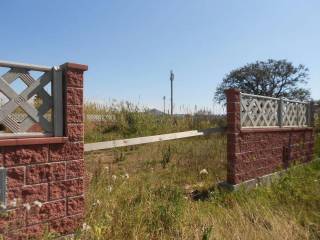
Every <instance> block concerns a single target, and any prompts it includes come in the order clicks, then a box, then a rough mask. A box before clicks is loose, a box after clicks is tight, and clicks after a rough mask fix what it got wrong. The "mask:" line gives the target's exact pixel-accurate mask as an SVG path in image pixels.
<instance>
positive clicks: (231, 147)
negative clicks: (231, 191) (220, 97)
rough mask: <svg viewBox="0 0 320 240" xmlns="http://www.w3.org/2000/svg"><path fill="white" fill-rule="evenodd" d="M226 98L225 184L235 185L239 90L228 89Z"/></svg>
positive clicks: (239, 123) (239, 125)
mask: <svg viewBox="0 0 320 240" xmlns="http://www.w3.org/2000/svg"><path fill="white" fill-rule="evenodd" d="M225 94H226V98H227V122H228V127H227V182H228V183H229V184H236V183H237V182H238V180H237V176H236V169H235V168H236V162H237V153H239V151H240V150H239V133H240V129H241V119H240V117H241V116H240V95H241V94H240V90H238V89H228V90H226V91H225Z"/></svg>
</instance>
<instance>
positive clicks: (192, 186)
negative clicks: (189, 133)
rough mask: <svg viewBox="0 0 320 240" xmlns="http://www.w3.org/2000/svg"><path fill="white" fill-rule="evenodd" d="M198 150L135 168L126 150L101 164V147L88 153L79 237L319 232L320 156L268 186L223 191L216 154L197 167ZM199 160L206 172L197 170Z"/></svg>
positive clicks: (309, 235) (312, 235)
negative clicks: (118, 158)
mask: <svg viewBox="0 0 320 240" xmlns="http://www.w3.org/2000/svg"><path fill="white" fill-rule="evenodd" d="M211 140H212V141H215V140H214V139H211ZM209 145H210V144H209ZM186 152H187V151H186ZM100 154H102V153H101V152H100ZM198 154H200V153H197V154H195V155H196V156H195V155H194V157H191V156H190V155H185V157H186V159H188V160H189V161H190V162H189V164H187V163H185V164H184V165H179V167H178V166H177V164H178V163H177V162H176V161H172V162H169V164H168V165H167V167H166V168H163V167H162V166H161V159H160V157H159V159H158V161H157V163H154V165H153V167H150V166H148V168H145V167H143V164H144V163H143V162H139V161H138V162H137V169H138V170H137V169H135V170H133V168H134V167H133V165H132V164H133V163H132V162H131V163H130V159H129V158H128V159H125V160H124V161H123V162H121V164H120V163H111V164H106V163H105V162H104V161H105V160H106V159H103V157H102V156H100V157H99V154H92V155H91V154H90V155H87V158H86V159H87V164H88V167H89V169H90V171H91V172H92V173H93V178H92V182H91V185H90V188H89V190H88V192H87V216H86V224H87V226H90V227H88V228H86V230H83V231H81V232H79V235H78V238H80V239H319V237H320V215H319V210H320V171H319V170H320V162H319V161H317V162H313V163H312V164H310V165H306V166H302V167H296V168H293V169H291V170H290V171H289V172H288V173H287V174H286V175H285V176H284V177H283V178H281V179H280V180H279V181H278V182H275V183H273V184H272V185H271V186H269V187H261V188H259V189H256V190H251V191H246V190H244V189H242V190H240V191H238V192H235V193H227V192H223V191H220V190H219V189H218V188H217V187H214V183H216V182H218V181H219V180H221V178H222V174H225V173H224V172H223V171H224V170H223V166H221V168H220V170H219V167H217V172H219V171H220V174H221V175H220V177H219V176H216V175H215V174H216V172H215V171H214V167H213V166H219V164H218V163H219V160H218V158H216V159H212V161H207V162H206V163H201V164H203V165H202V166H201V167H199V168H198V169H197V168H195V167H194V168H193V167H192V165H191V161H195V159H196V157H197V156H199V155H198ZM159 156H161V155H159ZM97 157H98V159H97ZM92 161H93V162H92ZM93 163H95V164H93ZM113 165H117V166H113ZM210 165H211V168H209V166H210ZM202 167H207V169H208V174H206V175H201V174H200V171H199V169H201V168H202Z"/></svg>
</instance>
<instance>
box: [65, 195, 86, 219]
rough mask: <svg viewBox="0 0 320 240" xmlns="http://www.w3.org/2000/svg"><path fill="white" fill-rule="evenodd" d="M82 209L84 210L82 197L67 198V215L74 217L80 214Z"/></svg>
mask: <svg viewBox="0 0 320 240" xmlns="http://www.w3.org/2000/svg"><path fill="white" fill-rule="evenodd" d="M83 208H84V197H83V196H79V197H73V198H68V205H67V209H68V212H67V214H68V215H75V214H78V213H81V212H82V209H83Z"/></svg>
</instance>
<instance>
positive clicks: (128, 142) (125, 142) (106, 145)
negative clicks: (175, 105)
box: [84, 128, 226, 152]
mask: <svg viewBox="0 0 320 240" xmlns="http://www.w3.org/2000/svg"><path fill="white" fill-rule="evenodd" d="M225 130H226V129H225V128H208V129H204V130H192V131H185V132H176V133H168V134H161V135H154V136H147V137H139V138H129V139H121V140H113V141H106V142H97V143H87V144H85V145H84V151H85V152H89V151H95V150H101V149H111V148H117V147H126V146H132V145H140V144H146V143H154V142H162V141H169V140H175V139H182V138H189V137H197V136H206V135H210V134H213V133H222V132H224V131H225Z"/></svg>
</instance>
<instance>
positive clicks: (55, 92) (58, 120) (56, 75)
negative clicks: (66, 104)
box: [52, 69, 63, 137]
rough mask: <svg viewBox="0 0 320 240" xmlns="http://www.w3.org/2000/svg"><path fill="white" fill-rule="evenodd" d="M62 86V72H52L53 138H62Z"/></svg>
mask: <svg viewBox="0 0 320 240" xmlns="http://www.w3.org/2000/svg"><path fill="white" fill-rule="evenodd" d="M62 88H63V86H62V71H59V70H55V69H54V70H53V81H52V96H53V131H54V136H56V137H62V136H63V89H62Z"/></svg>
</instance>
